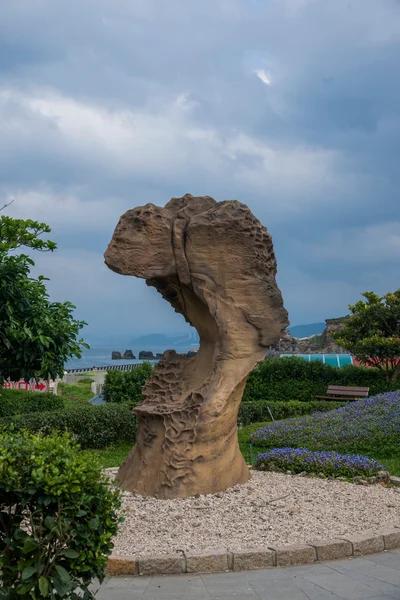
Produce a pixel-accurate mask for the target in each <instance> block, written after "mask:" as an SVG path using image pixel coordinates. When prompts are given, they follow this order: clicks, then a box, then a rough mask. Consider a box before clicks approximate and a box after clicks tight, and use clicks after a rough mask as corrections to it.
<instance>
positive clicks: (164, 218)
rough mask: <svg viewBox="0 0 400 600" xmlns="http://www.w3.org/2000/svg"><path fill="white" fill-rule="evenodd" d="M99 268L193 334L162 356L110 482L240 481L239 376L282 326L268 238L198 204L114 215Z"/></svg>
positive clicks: (155, 488)
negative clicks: (188, 345) (193, 345)
mask: <svg viewBox="0 0 400 600" xmlns="http://www.w3.org/2000/svg"><path fill="white" fill-rule="evenodd" d="M105 260H106V264H107V265H108V266H109V267H110V269H112V270H114V271H116V272H117V273H121V274H124V275H133V276H135V277H141V278H143V279H145V280H146V283H147V284H148V285H150V286H154V287H155V288H156V289H157V290H158V292H159V293H160V294H161V295H162V296H163V298H164V299H165V300H167V301H168V302H169V303H170V304H171V305H172V306H173V308H174V309H175V311H176V312H178V313H180V314H182V315H183V316H184V317H185V319H186V320H187V321H188V322H189V323H191V324H192V325H193V326H194V327H195V328H196V329H197V331H198V333H199V336H200V348H199V351H198V353H197V354H196V355H195V356H193V357H191V358H185V357H184V356H182V355H178V354H177V353H176V352H174V351H169V352H166V353H164V355H163V358H162V359H161V360H160V362H159V363H158V365H156V366H155V368H154V370H153V374H152V376H151V377H150V379H149V380H148V382H147V385H146V387H145V389H144V392H143V396H144V401H143V403H142V404H141V405H140V406H137V407H136V409H135V412H136V414H137V416H138V419H139V427H138V435H137V443H136V447H135V448H134V449H133V450H132V451H131V453H130V454H129V455H128V457H127V459H126V460H125V462H124V463H123V464H122V465H121V468H120V470H119V473H118V477H119V480H120V482H121V486H122V487H123V488H125V489H127V490H130V491H132V492H135V493H139V494H143V495H147V496H155V497H159V498H177V497H186V496H190V495H194V494H196V493H200V494H210V493H216V492H218V491H221V490H224V489H226V488H228V487H230V486H233V485H235V484H237V483H244V482H245V481H247V480H248V478H249V470H248V467H247V466H246V464H245V461H244V459H243V456H242V454H241V453H240V450H239V445H238V440H237V415H238V410H239V404H240V401H241V398H242V394H243V390H244V386H245V384H246V379H247V377H248V375H249V373H250V372H251V370H252V369H253V368H254V366H255V365H256V364H257V363H258V362H260V361H261V360H263V358H264V356H265V353H266V349H267V348H268V347H269V346H271V345H272V344H274V343H275V342H276V341H277V340H278V339H279V338H280V337H281V334H282V332H283V330H284V329H285V327H286V326H287V325H288V320H287V312H286V310H285V309H284V307H283V302H282V296H281V292H280V290H279V288H278V287H277V284H276V281H275V276H276V260H275V255H274V251H273V245H272V238H271V236H270V234H269V233H268V231H267V229H266V228H265V227H263V226H262V225H261V223H260V222H259V221H258V220H257V219H256V218H255V217H254V215H253V214H252V213H251V211H250V210H249V208H248V207H247V206H246V205H244V204H241V203H240V202H237V201H236V200H230V201H225V202H216V201H215V200H214V199H213V198H210V197H209V196H204V197H197V198H195V197H193V196H191V195H190V194H187V195H186V196H184V197H183V198H173V199H172V200H171V201H170V202H168V203H167V204H166V206H165V207H164V208H161V207H158V206H154V205H153V204H147V205H146V206H142V207H139V208H135V209H133V210H130V211H128V212H127V213H125V214H124V215H123V216H122V217H121V219H120V221H119V223H118V225H117V228H116V230H115V233H114V235H113V238H112V240H111V242H110V244H109V247H108V249H107V251H106V253H105Z"/></svg>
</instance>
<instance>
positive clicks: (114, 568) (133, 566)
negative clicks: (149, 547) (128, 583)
mask: <svg viewBox="0 0 400 600" xmlns="http://www.w3.org/2000/svg"><path fill="white" fill-rule="evenodd" d="M137 574H138V565H137V561H136V560H135V559H134V558H132V556H111V557H110V558H109V560H108V563H107V575H109V576H113V575H114V576H118V575H137Z"/></svg>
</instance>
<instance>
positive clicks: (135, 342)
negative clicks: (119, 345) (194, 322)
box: [128, 332, 199, 350]
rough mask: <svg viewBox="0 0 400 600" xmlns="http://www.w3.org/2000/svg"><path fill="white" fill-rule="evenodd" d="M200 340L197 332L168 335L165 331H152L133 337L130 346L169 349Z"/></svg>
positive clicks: (196, 342)
mask: <svg viewBox="0 0 400 600" xmlns="http://www.w3.org/2000/svg"><path fill="white" fill-rule="evenodd" d="M198 342H199V336H198V335H197V333H196V332H194V333H190V334H181V335H175V336H171V337H168V336H166V335H164V334H163V333H150V334H148V335H141V336H139V337H137V338H133V339H132V340H131V341H130V342H129V344H128V345H129V346H133V347H135V348H136V347H138V346H139V347H140V348H143V349H150V350H151V349H152V348H163V349H164V350H167V349H169V348H177V347H180V346H185V347H186V346H188V345H189V346H192V345H193V344H194V345H196V344H198Z"/></svg>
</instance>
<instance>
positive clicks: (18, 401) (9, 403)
mask: <svg viewBox="0 0 400 600" xmlns="http://www.w3.org/2000/svg"><path fill="white" fill-rule="evenodd" d="M63 407H64V403H63V401H62V398H59V397H58V396H55V395H54V394H43V393H39V392H27V391H23V390H1V391H0V418H2V417H9V416H12V415H22V414H26V413H37V412H42V411H44V410H45V411H54V410H60V409H62V408H63Z"/></svg>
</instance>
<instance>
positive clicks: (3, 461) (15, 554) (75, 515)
mask: <svg viewBox="0 0 400 600" xmlns="http://www.w3.org/2000/svg"><path fill="white" fill-rule="evenodd" d="M119 508H120V500H119V494H118V493H117V492H116V491H115V490H112V489H111V487H110V485H109V484H108V483H107V482H106V480H105V478H104V476H103V475H102V474H101V472H100V469H99V468H98V466H97V464H96V462H95V461H94V460H93V459H92V458H91V457H89V456H87V455H86V453H83V452H79V446H78V445H77V444H75V443H74V442H73V441H72V440H70V438H69V436H68V435H67V434H64V435H62V436H59V435H56V434H54V435H52V436H49V437H42V436H36V435H32V434H30V433H27V432H21V433H15V432H6V431H2V432H0V580H1V583H0V598H4V599H7V600H16V599H17V598H32V599H33V600H36V599H39V598H47V597H48V598H52V599H56V598H86V599H92V598H94V595H93V593H92V592H90V591H89V585H90V583H91V581H92V580H93V579H94V578H98V579H99V580H100V581H103V579H104V571H105V566H106V563H107V557H108V556H109V555H110V554H111V551H112V548H113V544H112V542H111V538H112V537H113V536H114V535H115V534H116V533H117V531H118V523H119V522H120V521H121V519H120V518H119V516H118V509H119ZM82 593H83V595H81V594H82Z"/></svg>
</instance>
